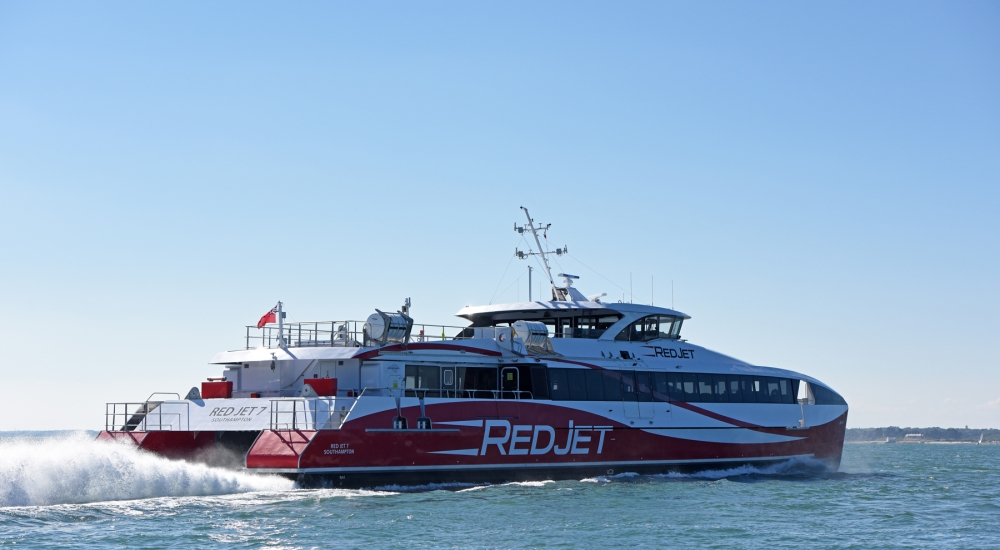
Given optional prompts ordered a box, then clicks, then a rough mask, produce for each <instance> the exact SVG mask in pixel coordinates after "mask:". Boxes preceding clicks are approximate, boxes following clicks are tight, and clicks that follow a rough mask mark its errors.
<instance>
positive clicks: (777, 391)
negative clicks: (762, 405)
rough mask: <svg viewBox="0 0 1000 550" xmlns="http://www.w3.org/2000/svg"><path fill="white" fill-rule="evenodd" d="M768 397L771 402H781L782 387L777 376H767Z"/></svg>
mask: <svg viewBox="0 0 1000 550" xmlns="http://www.w3.org/2000/svg"><path fill="white" fill-rule="evenodd" d="M766 384H767V397H768V399H769V401H770V402H771V403H781V388H780V387H779V385H778V379H777V378H771V377H768V378H766Z"/></svg>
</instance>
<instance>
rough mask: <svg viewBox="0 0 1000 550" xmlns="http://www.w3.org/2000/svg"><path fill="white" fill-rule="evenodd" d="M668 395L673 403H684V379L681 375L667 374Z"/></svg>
mask: <svg viewBox="0 0 1000 550" xmlns="http://www.w3.org/2000/svg"><path fill="white" fill-rule="evenodd" d="M667 393H668V394H669V395H670V400H671V401H684V379H683V377H681V375H680V373H676V372H668V373H667Z"/></svg>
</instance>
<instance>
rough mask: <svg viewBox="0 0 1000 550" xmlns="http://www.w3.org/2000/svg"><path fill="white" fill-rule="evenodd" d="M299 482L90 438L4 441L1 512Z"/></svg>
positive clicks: (270, 487) (0, 448)
mask: <svg viewBox="0 0 1000 550" xmlns="http://www.w3.org/2000/svg"><path fill="white" fill-rule="evenodd" d="M293 486H294V482H292V481H291V480H287V479H285V478H281V477H276V476H257V475H252V474H246V473H242V472H237V471H233V470H225V469H221V468H211V467H208V466H204V465H202V464H194V463H189V462H184V461H179V460H168V459H166V458H163V457H160V456H156V455H153V454H151V453H148V452H145V451H141V450H139V449H137V448H135V447H134V446H133V445H129V444H124V443H111V442H105V441H95V440H94V437H93V436H92V435H90V434H87V433H83V432H81V433H75V434H70V435H60V436H56V437H52V436H49V437H34V438H5V439H0V507H5V506H44V505H50V504H80V503H86V502H102V501H108V500H130V499H138V498H154V497H167V496H205V495H221V494H231V493H246V492H253V491H286V490H289V489H292V488H293Z"/></svg>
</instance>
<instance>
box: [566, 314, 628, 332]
mask: <svg viewBox="0 0 1000 550" xmlns="http://www.w3.org/2000/svg"><path fill="white" fill-rule="evenodd" d="M621 318H622V317H621V315H606V316H604V317H577V318H576V327H575V328H574V329H573V337H574V338H598V337H600V336H601V335H602V334H604V331H606V330H608V328H609V327H611V325H613V324H615V323H617V322H618V320H619V319H621Z"/></svg>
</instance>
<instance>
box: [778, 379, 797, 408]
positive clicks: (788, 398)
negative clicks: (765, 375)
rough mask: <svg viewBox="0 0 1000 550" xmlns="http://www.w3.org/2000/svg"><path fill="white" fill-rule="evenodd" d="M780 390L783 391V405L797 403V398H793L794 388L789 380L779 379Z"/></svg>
mask: <svg viewBox="0 0 1000 550" xmlns="http://www.w3.org/2000/svg"><path fill="white" fill-rule="evenodd" d="M778 389H780V390H781V402H782V403H785V404H791V403H794V402H795V398H794V397H792V387H791V384H790V383H789V380H788V379H787V378H779V379H778Z"/></svg>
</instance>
